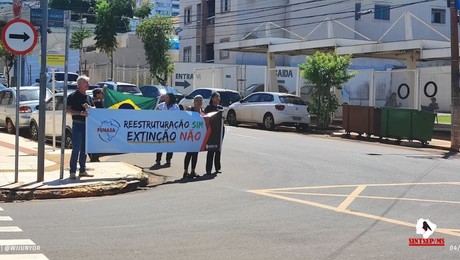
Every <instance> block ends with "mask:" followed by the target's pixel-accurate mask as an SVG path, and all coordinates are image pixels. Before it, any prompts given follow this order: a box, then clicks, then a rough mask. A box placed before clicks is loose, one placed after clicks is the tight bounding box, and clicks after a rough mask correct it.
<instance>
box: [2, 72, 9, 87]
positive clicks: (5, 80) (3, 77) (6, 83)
mask: <svg viewBox="0 0 460 260" xmlns="http://www.w3.org/2000/svg"><path fill="white" fill-rule="evenodd" d="M0 84H2V85H4V86H6V85H8V80H7V79H6V78H5V76H4V75H3V73H0Z"/></svg>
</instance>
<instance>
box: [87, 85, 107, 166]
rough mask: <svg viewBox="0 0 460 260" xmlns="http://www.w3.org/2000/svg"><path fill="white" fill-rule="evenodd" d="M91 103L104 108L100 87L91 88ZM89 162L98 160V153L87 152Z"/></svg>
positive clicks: (102, 93)
mask: <svg viewBox="0 0 460 260" xmlns="http://www.w3.org/2000/svg"><path fill="white" fill-rule="evenodd" d="M93 103H94V106H95V107H96V108H104V91H103V90H102V89H101V88H95V89H93ZM88 156H89V159H90V160H89V161H90V162H100V160H99V157H100V154H98V153H90V154H88Z"/></svg>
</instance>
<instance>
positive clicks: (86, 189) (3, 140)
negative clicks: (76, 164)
mask: <svg viewBox="0 0 460 260" xmlns="http://www.w3.org/2000/svg"><path fill="white" fill-rule="evenodd" d="M1 130H2V129H0V201H13V200H28V199H57V198H73V197H90V196H104V195H113V194H118V193H124V192H129V191H133V190H135V189H137V188H138V187H139V186H146V185H147V184H152V181H153V182H157V183H161V182H163V179H162V178H160V177H157V178H155V177H154V176H150V175H148V174H147V173H144V172H143V171H142V169H141V168H138V167H135V166H132V165H129V164H126V163H124V162H103V158H104V157H102V158H101V162H94V163H90V162H89V159H88V161H87V171H88V173H90V174H93V175H94V177H84V178H78V177H77V179H74V180H72V179H69V160H70V152H71V149H66V150H65V153H64V178H63V179H59V177H60V167H61V166H60V165H61V160H60V159H61V148H60V147H56V148H55V149H54V150H53V147H52V146H50V145H48V144H47V145H45V163H44V165H45V173H44V181H43V182H37V181H36V180H37V162H38V157H37V149H38V143H37V142H35V141H32V140H30V139H27V138H24V137H19V167H18V180H19V181H18V182H17V183H14V180H15V135H10V134H7V133H5V132H3V131H1ZM153 184H155V183H153Z"/></svg>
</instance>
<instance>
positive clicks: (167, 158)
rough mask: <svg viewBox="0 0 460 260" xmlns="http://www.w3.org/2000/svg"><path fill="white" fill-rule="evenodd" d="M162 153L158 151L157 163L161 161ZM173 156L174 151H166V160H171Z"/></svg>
mask: <svg viewBox="0 0 460 260" xmlns="http://www.w3.org/2000/svg"><path fill="white" fill-rule="evenodd" d="M162 155H163V153H157V160H156V162H157V163H160V162H161V156H162ZM172 157H173V153H166V162H169V161H171V159H172Z"/></svg>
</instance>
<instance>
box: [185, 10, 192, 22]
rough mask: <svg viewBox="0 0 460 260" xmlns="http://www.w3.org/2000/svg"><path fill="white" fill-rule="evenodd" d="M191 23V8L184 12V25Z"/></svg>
mask: <svg viewBox="0 0 460 260" xmlns="http://www.w3.org/2000/svg"><path fill="white" fill-rule="evenodd" d="M191 22H192V8H191V7H187V8H185V10H184V24H190V23H191Z"/></svg>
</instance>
